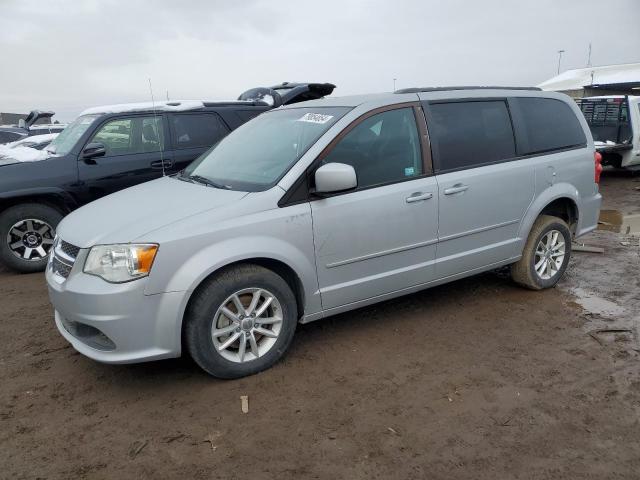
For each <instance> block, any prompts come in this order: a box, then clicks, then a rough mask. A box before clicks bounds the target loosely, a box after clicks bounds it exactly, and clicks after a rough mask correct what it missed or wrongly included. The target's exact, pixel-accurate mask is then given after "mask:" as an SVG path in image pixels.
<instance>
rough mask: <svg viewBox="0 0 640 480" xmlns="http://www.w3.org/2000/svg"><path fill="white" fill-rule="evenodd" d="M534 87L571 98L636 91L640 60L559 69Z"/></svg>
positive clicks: (638, 90)
mask: <svg viewBox="0 0 640 480" xmlns="http://www.w3.org/2000/svg"><path fill="white" fill-rule="evenodd" d="M538 87H540V88H542V89H543V90H551V91H554V92H562V93H566V94H567V95H569V96H571V97H573V98H580V97H589V96H597V95H640V63H625V64H622V65H604V66H602V67H588V68H577V69H574V70H567V71H566V72H562V73H561V74H560V75H557V76H555V77H553V78H551V79H549V80H547V81H545V82H542V83H541V84H540V85H538Z"/></svg>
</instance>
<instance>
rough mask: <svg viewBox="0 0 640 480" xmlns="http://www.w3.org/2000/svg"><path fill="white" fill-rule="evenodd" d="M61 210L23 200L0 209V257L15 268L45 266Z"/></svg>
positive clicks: (34, 269) (32, 269) (29, 269)
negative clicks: (19, 203) (0, 210)
mask: <svg viewBox="0 0 640 480" xmlns="http://www.w3.org/2000/svg"><path fill="white" fill-rule="evenodd" d="M60 220H62V214H61V213H60V212H59V211H58V210H56V209H54V208H52V207H49V206H48V205H41V204H37V203H24V204H21V205H14V206H13V207H9V208H7V209H6V210H4V211H3V212H2V213H0V260H1V261H2V263H4V264H5V265H6V266H7V267H9V268H11V269H12V270H16V271H18V272H24V273H31V272H40V271H42V270H44V269H45V267H46V265H47V259H48V255H49V251H50V250H51V248H52V247H53V239H54V237H55V229H56V227H57V226H58V223H60Z"/></svg>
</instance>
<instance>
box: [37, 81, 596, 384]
mask: <svg viewBox="0 0 640 480" xmlns="http://www.w3.org/2000/svg"><path fill="white" fill-rule="evenodd" d="M598 160H599V155H595V152H594V144H593V140H592V137H591V134H590V132H589V127H588V126H587V124H586V122H585V119H584V117H583V116H582V114H581V113H580V110H579V109H578V107H577V106H576V104H575V103H574V102H573V101H572V100H571V99H570V98H569V97H567V96H565V95H562V94H557V93H550V92H541V91H539V90H537V89H525V88H498V87H489V88H487V87H485V88H480V87H467V88H465V87H456V88H433V89H409V90H403V91H399V92H396V93H392V94H377V95H366V96H353V97H344V98H331V99H321V100H314V101H310V102H304V103H298V104H295V105H292V106H288V107H283V108H278V109H275V110H272V111H270V112H268V113H265V114H263V115H260V116H259V117H257V118H255V119H253V120H251V121H249V122H248V123H246V124H245V125H244V126H242V127H240V128H238V129H237V130H235V131H234V132H232V133H231V134H229V135H228V136H227V137H226V138H224V139H223V140H222V141H220V142H219V143H218V144H217V145H216V146H214V147H213V148H212V149H211V150H209V151H208V152H207V153H205V154H203V155H202V156H201V157H200V158H199V159H197V160H196V161H195V162H194V163H192V164H191V165H190V166H189V167H188V168H186V169H185V170H184V171H182V172H181V173H179V174H177V175H173V176H169V177H164V178H161V179H159V180H155V181H152V182H148V183H145V184H141V185H138V186H136V187H132V188H129V189H127V190H123V191H121V192H118V193H115V194H113V195H110V196H107V197H104V198H102V199H100V200H97V201H95V202H93V203H91V204H89V205H87V206H85V207H82V208H81V209H79V210H77V211H75V212H73V213H72V214H70V215H69V216H68V217H66V218H65V219H64V220H63V221H62V223H61V224H60V226H59V227H58V229H57V232H58V236H57V237H56V240H55V246H54V248H53V254H52V255H51V256H50V260H49V264H48V268H47V271H46V277H47V282H48V285H49V294H50V297H51V301H52V303H53V305H54V307H55V322H56V325H57V327H58V329H59V330H60V333H61V334H62V335H63V336H64V337H65V338H66V339H67V340H68V341H69V342H70V343H71V344H72V345H73V347H74V348H75V349H76V350H78V351H79V352H80V353H82V354H84V355H86V356H88V357H90V358H92V359H95V360H98V361H101V362H107V363H127V362H140V361H148V360H155V359H161V358H168V357H178V356H180V355H181V354H182V352H183V350H186V352H188V354H189V355H191V356H192V357H193V359H194V360H195V361H196V362H197V363H198V365H200V366H201V367H202V368H203V369H204V370H205V371H207V372H208V373H210V374H211V375H214V376H216V377H222V378H236V377H241V376H244V375H249V374H253V373H256V372H258V371H260V370H263V369H265V368H268V367H269V366H271V365H273V364H274V363H275V362H276V361H277V360H278V359H280V358H281V357H282V356H283V354H284V353H285V352H286V350H287V348H288V346H289V344H290V343H291V341H292V338H293V334H294V332H295V329H296V325H297V324H298V323H299V322H300V323H305V322H311V321H314V320H318V319H321V318H324V317H327V316H330V315H333V314H336V313H339V312H344V311H347V310H353V309H356V308H358V307H362V306H364V305H369V304H372V303H375V302H379V301H382V300H386V299H389V298H393V297H397V296H400V295H406V294H410V293H412V292H415V291H418V290H421V289H424V288H428V287H431V286H434V285H438V284H443V283H446V282H450V281H452V280H456V279H459V278H462V277H466V276H469V275H474V274H476V273H479V272H483V271H486V270H490V269H495V268H497V267H502V266H505V265H510V266H511V273H512V276H513V279H514V280H515V281H516V282H517V283H519V284H521V285H523V286H525V287H528V288H531V289H536V290H537V289H543V288H548V287H552V286H553V285H555V284H556V282H558V280H559V278H560V277H561V276H562V274H563V272H564V271H565V269H566V267H567V263H568V261H569V255H570V253H571V241H572V239H573V238H574V237H578V236H580V235H583V234H585V233H587V232H589V231H591V230H593V229H594V228H595V227H596V225H597V219H598V214H599V208H600V203H601V196H600V194H599V193H598V180H599V172H600V170H601V167H600V165H599V163H598Z"/></svg>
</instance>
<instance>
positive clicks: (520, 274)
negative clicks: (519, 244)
mask: <svg viewBox="0 0 640 480" xmlns="http://www.w3.org/2000/svg"><path fill="white" fill-rule="evenodd" d="M570 256H571V232H570V231H569V227H568V226H567V224H566V223H565V222H564V220H562V219H560V218H558V217H552V216H550V215H540V216H539V217H538V219H537V220H536V222H535V223H534V224H533V228H532V229H531V232H530V233H529V238H527V243H526V244H525V247H524V251H523V252H522V258H521V259H520V260H519V261H518V262H516V263H514V264H513V265H512V266H511V277H512V278H513V280H514V281H515V282H516V283H519V284H520V285H522V286H524V287H527V288H530V289H532V290H542V289H543V288H550V287H553V286H554V285H555V284H556V283H558V280H560V277H562V274H563V273H564V271H565V270H566V269H567V265H568V264H569V257H570Z"/></svg>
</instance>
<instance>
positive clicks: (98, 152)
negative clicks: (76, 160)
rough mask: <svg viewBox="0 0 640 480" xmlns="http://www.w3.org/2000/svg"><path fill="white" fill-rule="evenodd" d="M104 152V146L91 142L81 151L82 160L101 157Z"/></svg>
mask: <svg viewBox="0 0 640 480" xmlns="http://www.w3.org/2000/svg"><path fill="white" fill-rule="evenodd" d="M106 152H107V150H106V148H105V147H104V144H102V143H98V142H92V143H89V144H87V146H86V147H84V150H82V157H83V158H94V157H101V156H103V155H104V154H105V153H106Z"/></svg>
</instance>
